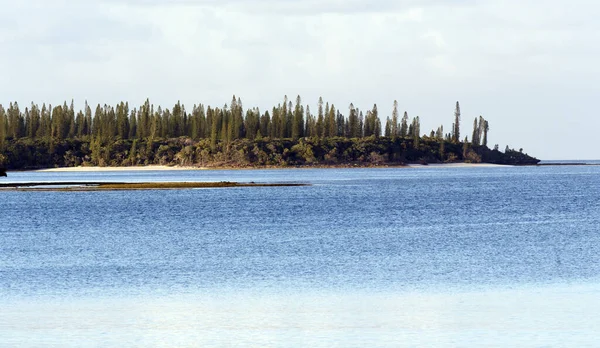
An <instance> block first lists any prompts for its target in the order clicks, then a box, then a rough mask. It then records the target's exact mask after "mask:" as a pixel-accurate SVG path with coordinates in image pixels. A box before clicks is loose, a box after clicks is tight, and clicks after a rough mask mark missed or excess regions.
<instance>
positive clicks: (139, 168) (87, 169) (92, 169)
mask: <svg viewBox="0 0 600 348" xmlns="http://www.w3.org/2000/svg"><path fill="white" fill-rule="evenodd" d="M206 169H207V168H204V167H179V166H158V165H152V166H131V167H87V166H86V167H63V168H47V169H38V170H36V171H37V172H120V171H132V170H133V171H151V170H165V171H167V170H169V171H170V170H206Z"/></svg>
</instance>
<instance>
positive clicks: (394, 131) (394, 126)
mask: <svg viewBox="0 0 600 348" xmlns="http://www.w3.org/2000/svg"><path fill="white" fill-rule="evenodd" d="M391 122H392V124H391V127H390V133H391V135H392V139H396V137H397V136H398V135H399V132H398V101H397V100H394V110H393V111H392V121H391Z"/></svg>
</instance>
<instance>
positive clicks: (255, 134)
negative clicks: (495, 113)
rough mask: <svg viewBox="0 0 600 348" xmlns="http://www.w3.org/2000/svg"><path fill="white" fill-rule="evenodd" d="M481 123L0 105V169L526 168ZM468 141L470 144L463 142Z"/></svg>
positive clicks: (329, 110) (229, 109) (302, 109)
mask: <svg viewBox="0 0 600 348" xmlns="http://www.w3.org/2000/svg"><path fill="white" fill-rule="evenodd" d="M488 131H489V123H488V121H487V120H486V119H484V118H483V117H482V116H478V117H475V118H474V121H473V126H472V128H469V130H468V133H467V131H465V132H464V133H467V134H468V135H466V136H464V137H463V136H461V134H462V133H463V131H462V129H461V112H460V104H459V103H458V102H457V103H456V105H455V109H454V118H453V123H452V127H451V131H450V132H447V133H446V132H444V127H443V126H442V125H441V126H439V127H438V128H437V129H435V130H431V132H428V133H422V132H421V126H420V119H419V117H418V116H416V117H413V118H412V119H409V117H408V114H407V112H404V113H403V115H400V113H399V109H398V103H397V102H394V104H393V110H392V115H391V117H386V120H385V126H384V127H382V123H381V120H380V117H379V111H378V108H377V105H374V106H373V108H372V109H370V110H367V111H366V112H365V111H362V110H359V109H357V108H355V107H354V106H353V105H352V104H350V106H349V108H348V114H347V115H344V114H342V113H341V112H340V110H339V109H336V107H335V106H334V105H333V104H329V103H324V102H323V100H322V99H319V102H318V107H317V111H316V113H314V114H313V113H312V112H311V111H310V107H309V106H304V105H303V104H302V101H301V98H300V97H299V96H298V97H297V98H296V101H295V103H292V102H291V101H289V100H288V99H287V97H285V98H284V99H283V102H282V103H281V104H279V105H277V106H274V107H273V108H272V109H271V110H267V111H264V112H261V111H260V110H258V109H257V108H251V109H247V110H244V109H243V107H242V102H241V100H240V99H239V98H236V97H235V96H234V97H233V98H232V101H231V104H229V106H228V105H227V104H226V105H224V106H223V107H221V108H218V107H217V108H212V107H210V106H207V107H205V106H204V105H202V104H199V105H194V106H193V108H192V109H191V111H190V112H188V111H186V109H185V107H184V106H183V105H181V104H180V103H179V102H178V103H177V104H175V105H174V106H173V107H172V108H171V109H169V108H164V109H163V108H162V107H160V106H158V107H156V108H155V107H154V105H152V104H150V101H149V100H146V101H145V103H144V104H143V105H142V106H140V107H139V108H137V109H136V108H133V109H130V106H129V103H125V102H121V103H119V104H117V105H116V106H109V105H106V104H105V105H103V106H101V105H97V106H96V108H95V111H94V112H93V113H92V109H91V108H90V106H89V105H87V103H86V104H85V107H84V109H83V110H79V111H76V110H75V108H74V104H73V102H71V103H70V105H69V104H67V103H66V102H65V103H64V104H63V105H58V106H55V107H52V106H51V105H48V106H46V105H45V104H43V105H42V106H41V107H40V106H39V105H37V104H34V103H32V104H31V105H29V106H28V107H26V108H25V109H24V110H21V108H20V107H19V105H18V104H17V103H10V105H9V107H8V108H7V109H5V108H4V107H3V106H2V105H0V167H2V168H7V169H10V170H25V169H42V168H56V167H78V166H100V167H105V166H111V167H121V166H140V165H168V166H174V165H176V166H186V167H208V168H210V167H218V168H251V167H289V166H321V167H322V166H332V167H372V166H397V165H404V164H411V163H419V164H429V163H493V164H508V165H534V164H538V163H539V162H540V161H539V160H538V159H536V158H534V157H532V156H529V155H528V154H526V153H524V152H523V150H522V149H520V150H514V149H510V148H508V147H507V148H506V149H504V151H500V150H499V149H498V145H495V146H493V147H492V148H491V149H490V148H489V147H488V144H487V142H488V141H487V138H488ZM469 136H470V138H469Z"/></svg>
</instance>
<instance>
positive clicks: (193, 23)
mask: <svg viewBox="0 0 600 348" xmlns="http://www.w3.org/2000/svg"><path fill="white" fill-rule="evenodd" d="M0 13H1V14H2V15H1V19H0V44H1V46H0V103H1V104H8V103H9V102H10V101H18V102H19V105H20V106H21V107H22V108H24V107H25V106H26V105H27V104H29V103H30V102H31V101H35V102H36V103H40V104H41V103H44V102H45V103H51V104H57V103H62V102H63V101H64V100H71V99H74V100H75V102H76V106H77V107H78V108H79V107H81V105H83V102H84V101H85V100H88V101H89V103H90V104H93V105H95V104H97V103H101V104H104V103H109V104H115V103H117V102H119V101H121V100H123V101H129V102H130V103H131V104H133V105H134V106H137V105H139V104H141V103H142V102H143V101H144V100H145V99H146V98H147V97H148V98H150V100H151V102H152V103H154V104H155V105H163V106H168V107H171V106H172V105H173V104H174V103H175V102H177V100H181V102H183V103H184V104H186V106H187V108H188V109H191V107H192V105H193V104H195V103H204V104H210V105H213V106H222V105H223V104H225V103H229V101H230V100H231V97H232V95H234V94H235V95H236V96H239V97H241V99H242V102H243V104H244V107H246V108H248V107H253V106H258V107H260V108H261V110H265V108H267V107H272V106H273V105H275V104H277V103H279V102H280V101H281V100H282V99H283V96H284V95H286V94H287V95H288V96H289V97H290V99H293V98H295V96H296V95H298V94H300V95H301V96H302V99H303V102H304V103H305V104H309V105H310V106H311V108H312V109H313V110H316V103H317V100H318V98H319V96H322V97H323V98H324V99H325V100H326V101H329V102H331V103H334V104H335V106H336V107H338V108H340V109H342V110H343V111H344V112H345V113H346V114H347V109H348V106H349V104H350V103H351V102H352V103H354V105H355V106H357V107H359V108H360V109H363V110H366V109H370V108H371V107H372V106H373V104H374V103H377V106H378V108H379V111H380V116H381V117H382V122H385V117H386V116H388V115H390V114H391V110H392V104H393V101H394V100H395V99H396V100H398V102H399V105H400V108H401V109H402V111H404V110H406V111H408V113H409V116H411V117H412V116H417V115H418V116H420V119H421V129H422V131H423V132H425V131H429V130H431V129H434V128H437V126H439V125H440V124H443V125H444V129H445V131H447V132H448V131H450V129H451V124H452V121H453V111H454V104H455V103H456V101H457V100H458V101H460V103H461V107H462V114H463V123H462V135H463V136H464V135H469V137H470V135H471V131H472V124H473V118H475V117H476V116H479V115H483V116H484V117H485V118H486V119H487V120H488V121H489V123H490V135H489V138H490V144H489V145H490V146H493V145H494V144H496V143H497V144H499V145H500V147H501V149H504V147H505V146H506V145H509V146H510V147H513V148H516V149H519V148H521V147H522V148H523V149H524V151H525V152H527V153H529V154H531V155H534V156H537V157H538V158H542V159H568V158H576V157H579V158H581V159H595V158H600V154H599V152H598V150H599V149H600V146H599V145H598V144H599V143H598V139H597V137H598V135H597V133H598V130H599V129H600V115H599V112H598V111H597V104H598V101H600V98H599V97H600V93H599V92H600V87H599V83H600V66H599V63H600V24H599V23H600V22H599V21H598V17H599V16H600V3H598V2H597V1H593V0H570V1H566V0H547V1H539V0H454V1H452V0H444V1H443V0H396V1H392V0H379V1H377V0H375V1H373V0H370V1H368V0H278V1H276V0H177V1H158V0H120V1H117V0H112V1H111V0H103V1H100V0H87V1H75V0H62V1H59V0H23V1H14V0H0Z"/></svg>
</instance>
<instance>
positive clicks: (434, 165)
mask: <svg viewBox="0 0 600 348" xmlns="http://www.w3.org/2000/svg"><path fill="white" fill-rule="evenodd" d="M504 167H513V166H511V165H504V164H493V163H432V164H428V165H422V164H404V165H400V164H398V165H381V166H352V165H315V166H286V167H282V166H260V167H233V166H214V167H213V166H211V167H195V166H167V165H149V166H126V167H96V166H85V167H81V166H80V167H61V168H44V169H33V170H25V171H33V172H56V173H60V172H121V171H185V170H261V169H262V170H264V169H269V170H272V169H281V170H285V169H361V168H406V169H421V168H504Z"/></svg>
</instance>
